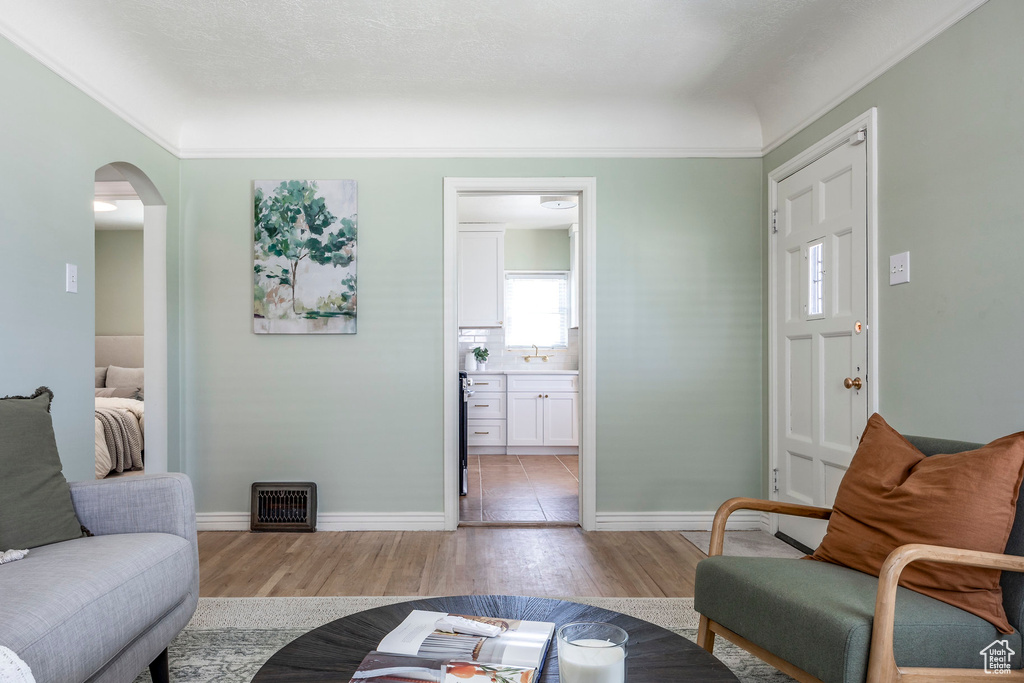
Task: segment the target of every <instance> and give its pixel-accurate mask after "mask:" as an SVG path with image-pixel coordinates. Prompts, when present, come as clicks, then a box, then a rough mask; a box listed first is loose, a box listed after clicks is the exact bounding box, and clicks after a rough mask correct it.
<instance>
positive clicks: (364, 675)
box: [352, 610, 555, 683]
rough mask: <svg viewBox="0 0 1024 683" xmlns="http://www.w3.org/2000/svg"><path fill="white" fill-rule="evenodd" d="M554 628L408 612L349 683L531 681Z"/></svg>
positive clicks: (536, 676)
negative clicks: (351, 682)
mask: <svg viewBox="0 0 1024 683" xmlns="http://www.w3.org/2000/svg"><path fill="white" fill-rule="evenodd" d="M554 630H555V625H554V624H553V623H550V622H542V621H523V620H516V619H496V618H492V617H474V616H464V615H455V614H451V615H450V614H448V613H447V612H428V611H425V610H414V611H413V612H412V613H411V614H410V615H409V616H408V617H406V619H405V621H403V622H402V623H401V624H399V626H398V627H397V628H395V629H394V630H393V631H391V632H390V633H389V634H388V635H386V636H384V639H383V640H382V641H380V644H379V645H378V646H377V649H376V650H374V651H373V652H371V653H370V654H368V655H367V656H366V657H365V658H364V659H363V661H362V663H361V664H360V665H359V669H358V670H357V671H356V673H355V674H354V675H353V676H352V681H353V683H364V682H378V683H384V682H388V683H390V682H394V681H398V682H409V683H412V682H418V681H436V682H437V683H536V681H537V680H538V679H539V677H540V670H541V668H542V667H543V665H544V658H545V657H546V656H547V651H548V647H549V646H550V644H551V636H552V634H553V633H554Z"/></svg>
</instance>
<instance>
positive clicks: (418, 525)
mask: <svg viewBox="0 0 1024 683" xmlns="http://www.w3.org/2000/svg"><path fill="white" fill-rule="evenodd" d="M714 518H715V513H714V512H713V511H707V512H598V513H597V527H596V528H597V530H598V531H710V530H711V522H712V521H713V520H714ZM196 528H197V529H198V530H199V531H248V530H249V513H248V512H199V513H196ZM316 528H317V530H318V531H440V530H443V529H444V513H443V512H322V513H320V514H318V515H317V521H316ZM726 528H727V529H736V530H740V529H761V530H764V531H770V530H771V528H770V522H769V516H768V514H767V513H764V512H756V511H752V510H738V511H736V512H734V513H733V514H732V515H730V516H729V523H728V524H727V525H726Z"/></svg>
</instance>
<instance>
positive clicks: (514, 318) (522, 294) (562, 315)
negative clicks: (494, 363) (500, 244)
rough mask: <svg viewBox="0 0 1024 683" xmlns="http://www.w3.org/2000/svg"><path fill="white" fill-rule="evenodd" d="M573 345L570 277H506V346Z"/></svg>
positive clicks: (539, 274)
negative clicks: (570, 321) (570, 333)
mask: <svg viewBox="0 0 1024 683" xmlns="http://www.w3.org/2000/svg"><path fill="white" fill-rule="evenodd" d="M534 344H536V345H537V346H538V347H540V348H545V349H564V348H568V346H569V274H568V273H563V272H558V273H524V272H515V273H513V272H510V273H506V274H505V346H507V347H508V348H531V347H532V346H533V345H534Z"/></svg>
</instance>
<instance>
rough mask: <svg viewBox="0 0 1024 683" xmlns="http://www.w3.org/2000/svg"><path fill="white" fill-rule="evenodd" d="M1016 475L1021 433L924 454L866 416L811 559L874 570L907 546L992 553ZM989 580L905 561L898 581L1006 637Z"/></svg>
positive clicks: (1003, 530)
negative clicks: (973, 447) (978, 445)
mask: <svg viewBox="0 0 1024 683" xmlns="http://www.w3.org/2000/svg"><path fill="white" fill-rule="evenodd" d="M1022 479H1024V432H1018V433H1017V434H1012V435H1010V436H1005V437H1003V438H1001V439H997V440H996V441H993V442H992V443H990V444H987V445H985V446H982V447H981V448H979V449H977V450H973V451H965V452H963V453H949V454H939V455H933V456H930V457H926V456H925V455H924V454H923V453H921V451H919V450H918V449H917V448H915V447H914V446H912V445H911V444H910V442H909V441H907V440H906V439H904V438H903V437H902V436H900V434H899V433H898V432H896V430H894V429H893V428H892V427H890V426H889V425H888V424H886V422H885V420H883V419H882V417H881V416H880V415H877V414H876V415H872V416H871V418H870V419H869V420H868V424H867V427H866V428H865V429H864V435H863V436H862V437H861V440H860V446H859V447H858V448H857V453H856V454H855V455H854V456H853V460H852V461H851V462H850V469H849V470H847V472H846V475H845V476H844V477H843V480H842V482H841V483H840V484H839V491H838V492H837V494H836V502H835V505H834V506H833V512H832V516H831V518H830V519H829V522H828V531H827V533H826V534H825V538H824V539H822V541H821V545H820V546H818V549H817V550H815V551H814V555H813V556H812V557H813V559H815V560H823V561H825V562H832V563H835V564H841V565H844V566H846V567H850V568H852V569H857V570H859V571H862V572H865V573H868V574H871V575H873V576H878V573H879V571H880V570H881V567H882V563H883V562H885V559H886V557H888V555H889V553H890V552H892V551H893V550H894V549H896V548H897V547H898V546H901V545H904V544H907V543H928V544H931V545H941V546H949V547H953V548H966V549H969V550H981V551H985V552H990V553H1002V552H1003V551H1004V550H1005V549H1006V541H1007V539H1008V538H1009V536H1010V529H1011V528H1012V526H1013V519H1014V515H1015V513H1016V508H1017V495H1018V492H1019V490H1020V486H1021V480H1022ZM999 576H1000V572H999V571H998V570H994V569H983V568H980V567H966V566H960V565H952V564H940V563H937V562H915V563H913V564H911V565H910V566H909V567H907V568H906V569H905V570H904V571H903V574H902V575H901V576H900V585H901V586H905V587H907V588H910V589H911V590H915V591H917V592H918V593H923V594H925V595H928V596H930V597H933V598H935V599H936V600H941V601H942V602H945V603H948V604H950V605H953V606H954V607H959V608H960V609H962V610H965V611H967V612H970V613H971V614H975V615H977V616H979V617H981V618H982V619H985V620H986V621H989V622H990V623H992V624H993V625H994V626H995V627H996V628H998V629H999V630H1000V632H1002V633H1012V632H1013V628H1012V627H1011V626H1010V624H1009V622H1008V621H1007V619H1006V613H1005V611H1004V610H1003V596H1002V589H1001V588H1000V586H999Z"/></svg>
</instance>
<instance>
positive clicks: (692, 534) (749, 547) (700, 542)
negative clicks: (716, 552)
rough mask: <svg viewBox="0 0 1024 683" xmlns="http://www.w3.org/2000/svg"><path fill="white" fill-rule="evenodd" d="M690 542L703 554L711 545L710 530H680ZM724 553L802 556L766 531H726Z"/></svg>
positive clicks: (802, 554)
mask: <svg viewBox="0 0 1024 683" xmlns="http://www.w3.org/2000/svg"><path fill="white" fill-rule="evenodd" d="M680 533H682V535H683V538H685V539H686V540H687V541H689V542H690V543H692V544H694V545H695V546H697V547H698V548H700V550H701V552H703V553H704V554H705V555H707V554H708V548H709V547H711V532H710V531H682V532H680ZM723 553H724V554H726V555H743V556H745V557H803V556H804V555H805V553H804V552H802V551H800V550H797V549H796V548H794V547H793V546H791V545H789V544H788V543H786V542H785V541H781V540H779V539H777V538H775V537H774V536H772V535H771V534H769V533H768V532H766V531H726V532H725V549H724V550H723Z"/></svg>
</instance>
